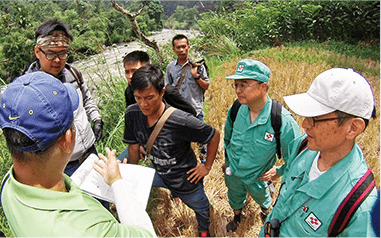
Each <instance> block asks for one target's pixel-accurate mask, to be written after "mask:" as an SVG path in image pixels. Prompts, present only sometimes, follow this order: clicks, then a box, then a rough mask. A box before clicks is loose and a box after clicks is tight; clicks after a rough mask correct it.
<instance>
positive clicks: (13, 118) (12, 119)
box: [9, 115, 20, 121]
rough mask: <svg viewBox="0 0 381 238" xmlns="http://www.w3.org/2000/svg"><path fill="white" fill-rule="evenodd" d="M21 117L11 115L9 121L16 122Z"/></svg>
mask: <svg viewBox="0 0 381 238" xmlns="http://www.w3.org/2000/svg"><path fill="white" fill-rule="evenodd" d="M19 118H20V117H12V116H11V115H9V120H10V121H14V120H16V119H19Z"/></svg>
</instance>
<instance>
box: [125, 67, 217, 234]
mask: <svg viewBox="0 0 381 238" xmlns="http://www.w3.org/2000/svg"><path fill="white" fill-rule="evenodd" d="M131 87H132V89H133V93H134V97H135V100H136V102H137V104H133V105H131V106H129V107H128V108H127V110H126V116H125V131H124V138H123V142H125V143H129V148H128V152H129V157H130V162H131V163H135V164H136V163H138V161H139V158H140V156H141V154H140V153H141V150H140V145H143V146H145V145H146V143H147V140H148V138H149V136H150V134H151V133H152V131H153V129H154V127H155V125H156V123H157V121H158V120H159V119H160V117H161V116H162V114H163V112H164V111H165V110H166V109H167V108H168V107H169V105H168V104H166V103H165V102H163V95H164V93H165V90H166V89H165V88H164V76H163V74H162V72H161V71H160V69H159V68H157V67H156V66H154V65H148V66H145V67H142V68H140V69H139V70H137V71H136V72H135V73H134V75H133V76H132V81H131ZM219 139H220V134H219V132H218V131H217V130H216V129H215V128H213V127H212V126H209V125H208V124H206V123H204V122H202V121H201V120H198V119H197V118H196V117H194V116H192V115H191V114H189V113H186V112H184V111H181V110H175V111H174V112H173V113H172V114H171V115H170V116H169V118H168V119H167V121H166V122H165V124H164V126H163V128H162V130H161V131H160V133H159V134H158V136H157V138H156V140H155V142H154V144H153V146H152V149H151V160H152V163H153V166H154V168H155V170H156V172H155V177H154V181H153V186H154V187H164V188H168V189H169V190H171V192H172V194H173V195H175V196H177V197H179V198H180V199H181V200H182V201H183V202H184V203H185V204H187V205H188V206H189V207H190V208H192V209H193V210H194V211H195V213H196V218H197V221H198V230H199V232H200V234H199V235H200V236H209V233H208V228H209V223H210V221H209V217H210V214H209V206H210V204H209V200H208V198H207V197H206V194H205V191H204V186H203V178H204V177H205V176H206V175H208V174H209V171H210V170H211V168H212V164H213V161H214V159H215V156H216V152H217V149H218V143H219ZM191 142H199V143H203V144H207V147H208V150H207V157H206V162H205V163H204V164H201V163H197V159H196V155H195V154H194V152H193V150H192V147H191Z"/></svg>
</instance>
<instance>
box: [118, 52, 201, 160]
mask: <svg viewBox="0 0 381 238" xmlns="http://www.w3.org/2000/svg"><path fill="white" fill-rule="evenodd" d="M149 63H150V58H149V56H148V54H147V53H146V52H144V51H141V50H135V51H132V52H130V53H128V54H127V55H126V56H124V57H123V66H124V73H125V77H126V79H127V81H128V85H127V87H126V90H125V91H124V96H125V99H126V108H127V107H128V106H130V105H132V104H134V103H136V101H135V97H134V92H133V91H132V88H131V79H132V75H133V74H134V73H135V71H136V70H138V69H140V68H141V67H143V66H147V65H148V64H149ZM163 99H164V100H165V102H166V103H168V104H169V105H171V106H173V107H175V108H178V109H181V110H183V111H185V112H189V113H191V114H192V115H194V116H196V110H195V109H194V108H193V106H192V105H191V104H190V103H189V102H188V101H187V100H186V99H185V98H184V97H183V96H181V94H180V92H179V90H178V89H177V88H176V87H174V86H172V85H168V87H166V90H165V93H164V96H163ZM125 158H126V159H127V161H129V156H128V146H127V147H126V148H125V149H124V150H123V152H122V153H120V155H119V156H118V160H120V161H123V159H125Z"/></svg>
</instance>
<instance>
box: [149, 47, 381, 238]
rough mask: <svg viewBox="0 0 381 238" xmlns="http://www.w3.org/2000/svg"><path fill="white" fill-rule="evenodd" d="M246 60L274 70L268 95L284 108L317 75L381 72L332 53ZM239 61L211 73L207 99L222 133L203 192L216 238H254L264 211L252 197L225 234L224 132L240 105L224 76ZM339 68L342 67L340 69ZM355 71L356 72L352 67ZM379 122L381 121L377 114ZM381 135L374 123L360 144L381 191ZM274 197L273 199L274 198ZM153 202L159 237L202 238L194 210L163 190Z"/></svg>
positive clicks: (290, 52)
mask: <svg viewBox="0 0 381 238" xmlns="http://www.w3.org/2000/svg"><path fill="white" fill-rule="evenodd" d="M327 57H328V58H330V59H331V60H332V59H333V60H334V61H336V62H338V65H334V66H333V65H332V64H329V63H327V62H325V60H324V59H325V58H327ZM246 58H251V59H255V60H259V61H261V62H263V63H265V64H266V65H267V66H269V68H270V69H271V76H270V83H269V86H270V88H269V95H270V97H271V98H274V99H277V100H279V101H281V102H283V100H282V97H283V96H286V95H290V94H295V93H302V92H306V91H307V90H308V88H309V86H310V84H311V82H312V81H313V80H314V78H315V77H316V76H317V75H319V74H320V73H321V72H323V71H325V70H328V69H330V68H333V67H348V66H347V65H348V64H349V65H350V63H351V62H353V63H354V62H356V64H358V68H361V69H363V70H364V71H365V70H367V71H372V70H375V71H376V72H379V62H373V61H366V60H361V59H358V58H356V57H345V56H342V55H335V54H334V53H332V52H324V51H318V50H315V49H300V48H293V49H287V48H273V49H268V50H267V51H258V52H253V53H252V54H251V55H249V56H248V57H246ZM241 59H242V58H234V59H231V60H230V61H229V62H225V63H223V64H222V65H220V66H218V67H217V68H215V69H213V75H212V82H211V85H210V87H209V89H208V91H207V93H206V99H207V101H208V102H207V103H208V108H207V109H208V113H207V117H206V119H205V121H206V122H207V123H208V124H210V125H212V126H214V127H215V128H217V130H219V131H220V132H221V142H220V146H219V152H218V156H217V158H216V160H215V162H214V165H213V168H212V170H211V171H210V173H209V175H208V176H207V177H206V178H205V181H204V184H205V191H206V194H207V196H208V198H209V200H210V203H211V205H212V212H211V226H210V232H211V233H212V234H213V235H214V236H217V237H227V236H228V237H256V236H257V235H258V233H259V231H260V229H261V227H262V225H263V224H262V222H261V220H260V217H259V213H260V207H259V206H258V205H257V204H256V203H255V202H254V201H253V200H252V199H251V198H250V197H249V196H248V198H247V203H246V206H245V208H244V210H243V212H244V218H243V219H242V220H241V224H240V225H239V227H238V229H237V230H236V231H235V232H226V225H227V223H228V222H230V221H231V220H232V219H233V211H232V209H231V208H230V206H229V202H228V198H227V187H226V185H225V181H224V173H223V170H222V168H221V166H222V165H223V163H224V153H223V129H224V124H225V120H226V115H227V112H228V109H229V107H230V106H231V104H232V103H233V102H234V100H235V99H236V96H235V92H234V89H232V87H231V86H230V84H231V83H232V82H231V80H226V79H225V76H228V75H232V74H234V73H235V70H236V66H237V63H238V61H240V60H241ZM340 64H341V65H343V66H340ZM353 68H354V69H355V70H358V69H356V67H354V66H353ZM359 71H360V70H359ZM360 72H363V71H360ZM363 75H364V76H365V77H366V78H367V79H368V80H369V81H370V83H371V84H372V87H373V90H374V94H375V97H376V105H377V108H379V105H380V104H379V103H380V82H379V76H372V75H371V74H366V73H364V74H363ZM377 116H378V118H379V112H378V113H377ZM295 119H296V121H297V122H298V124H299V126H301V123H302V120H303V118H301V117H299V116H295ZM301 130H302V129H301ZM379 132H380V121H379V119H376V120H371V122H370V124H369V126H368V128H367V129H366V131H365V132H364V133H363V134H362V135H360V136H359V137H358V140H357V142H358V143H359V145H360V146H361V148H362V149H363V152H364V154H365V159H366V161H367V164H368V166H369V167H370V168H372V171H373V173H374V175H375V178H376V181H377V182H376V183H377V187H378V188H379V186H380V183H379V181H380V162H379V156H380V141H379V138H380V133H379ZM302 133H303V131H302ZM279 163H281V161H280V162H279ZM279 183H280V179H278V181H275V182H274V184H275V187H276V188H277V190H278V189H279ZM276 195H277V194H273V195H272V196H273V198H276ZM154 197H155V199H154V200H153V201H152V203H151V207H150V208H149V210H150V212H151V216H152V218H153V224H154V226H155V229H156V231H157V235H158V236H164V237H172V236H176V237H177V236H184V237H193V236H197V235H198V234H197V222H196V219H195V215H194V212H193V211H192V210H191V209H189V208H188V207H187V206H186V205H185V204H183V203H180V204H179V205H176V204H175V203H174V202H173V201H172V200H171V199H170V198H169V193H168V192H167V191H165V190H158V191H156V194H155V195H154Z"/></svg>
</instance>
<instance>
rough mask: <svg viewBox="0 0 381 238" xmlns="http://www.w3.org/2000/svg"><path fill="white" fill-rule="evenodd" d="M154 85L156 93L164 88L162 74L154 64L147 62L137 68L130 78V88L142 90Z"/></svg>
mask: <svg viewBox="0 0 381 238" xmlns="http://www.w3.org/2000/svg"><path fill="white" fill-rule="evenodd" d="M151 86H154V88H155V89H156V91H157V92H158V93H161V91H162V90H163V88H164V75H163V73H162V72H161V70H160V69H159V67H157V66H156V65H154V64H149V65H147V66H143V67H141V68H140V69H138V70H137V71H136V72H135V73H134V75H133V76H132V79H131V87H132V90H133V91H135V90H138V91H141V90H144V89H146V88H149V87H151Z"/></svg>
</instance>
